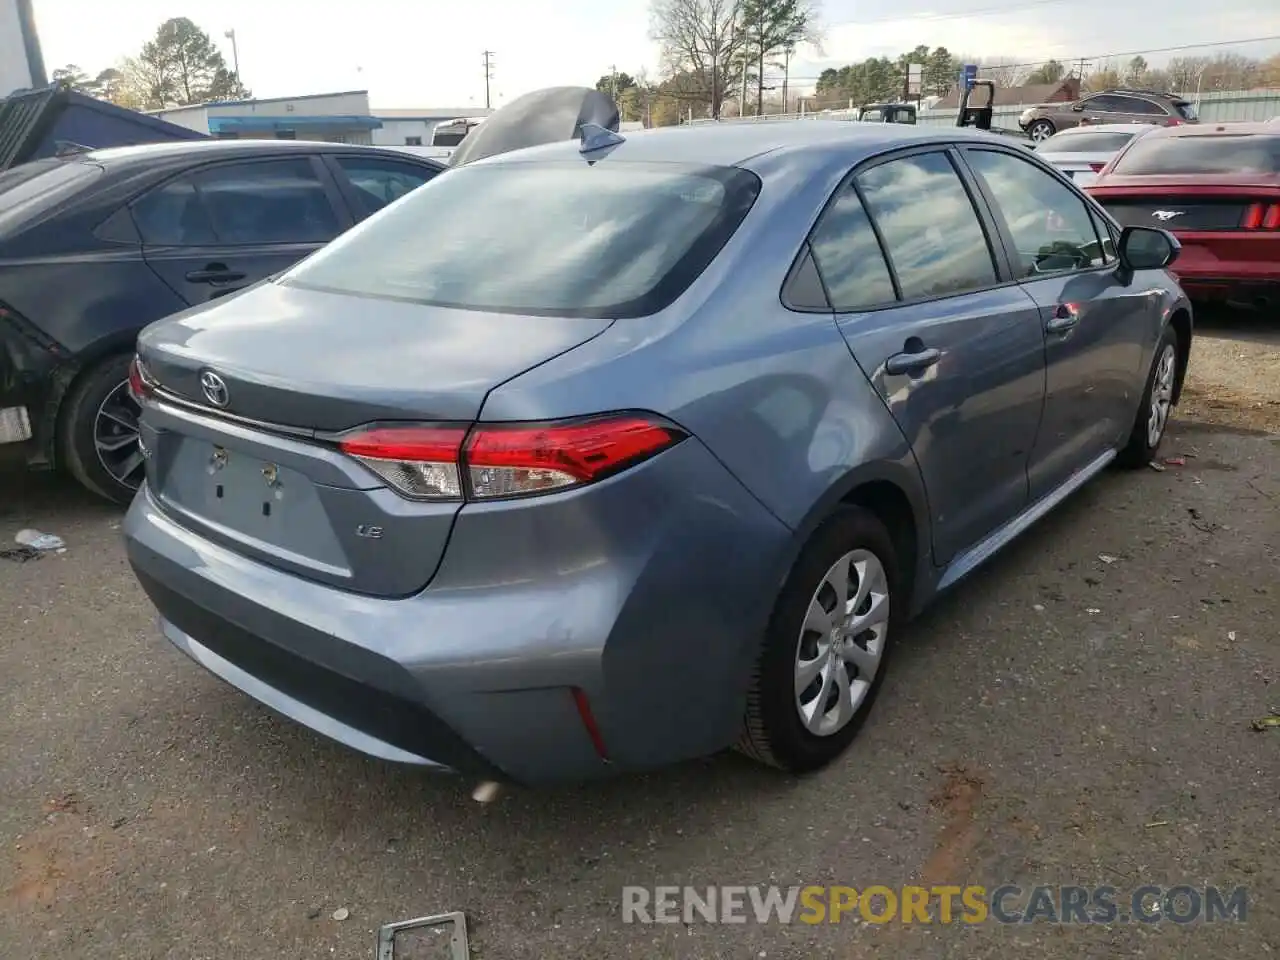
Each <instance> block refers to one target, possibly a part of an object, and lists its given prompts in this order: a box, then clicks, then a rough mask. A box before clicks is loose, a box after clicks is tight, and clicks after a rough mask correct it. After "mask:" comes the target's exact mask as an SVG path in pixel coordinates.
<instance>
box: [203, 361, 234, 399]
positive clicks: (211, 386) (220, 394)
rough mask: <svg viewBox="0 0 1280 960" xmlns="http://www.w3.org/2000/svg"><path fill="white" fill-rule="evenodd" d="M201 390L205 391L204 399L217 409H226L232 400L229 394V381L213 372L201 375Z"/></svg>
mask: <svg viewBox="0 0 1280 960" xmlns="http://www.w3.org/2000/svg"><path fill="white" fill-rule="evenodd" d="M200 389H201V390H203V391H204V398H205V399H206V400H208V401H209V402H210V403H211V404H213V405H214V406H215V407H225V406H226V405H227V402H228V401H229V400H230V399H231V395H230V394H229V393H228V392H227V381H225V380H223V379H222V378H221V377H220V376H218V375H217V374H216V373H214V372H213V371H212V370H206V371H205V372H204V373H202V374H200Z"/></svg>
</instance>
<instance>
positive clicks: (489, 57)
mask: <svg viewBox="0 0 1280 960" xmlns="http://www.w3.org/2000/svg"><path fill="white" fill-rule="evenodd" d="M493 56H494V54H493V51H492V50H486V51H484V108H485V109H486V110H489V109H491V106H490V103H489V81H490V80H492V79H493Z"/></svg>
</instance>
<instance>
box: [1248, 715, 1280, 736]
mask: <svg viewBox="0 0 1280 960" xmlns="http://www.w3.org/2000/svg"><path fill="white" fill-rule="evenodd" d="M1249 726H1251V727H1253V729H1255V730H1257V731H1258V732H1259V733H1261V732H1262V731H1263V730H1271V729H1280V710H1277V711H1273V712H1272V713H1270V714H1268V715H1267V716H1265V717H1259V718H1258V719H1257V720H1254V721H1253V722H1252V723H1251V724H1249Z"/></svg>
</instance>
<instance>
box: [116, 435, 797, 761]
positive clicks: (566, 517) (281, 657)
mask: <svg viewBox="0 0 1280 960" xmlns="http://www.w3.org/2000/svg"><path fill="white" fill-rule="evenodd" d="M637 494H638V496H637ZM657 494H661V496H660V497H658V498H657V499H658V501H660V502H664V503H665V507H664V509H663V512H664V515H662V516H655V515H653V514H651V513H649V512H647V511H645V510H637V509H636V508H635V505H636V504H637V503H654V502H655V495H657ZM124 528H125V529H124V532H125V537H126V544H127V550H128V556H129V561H130V563H131V564H132V566H133V568H134V570H135V572H136V574H137V576H138V579H139V581H140V583H141V584H142V586H143V589H144V590H145V591H146V593H147V595H148V596H149V597H150V598H151V600H152V602H153V603H154V604H155V606H156V608H157V609H158V610H159V613H160V623H161V629H162V631H163V632H164V634H165V635H166V636H167V637H168V639H169V640H170V641H171V642H172V643H174V644H175V645H176V646H177V647H179V648H180V649H182V650H183V651H184V652H185V653H187V654H188V655H189V656H191V657H192V658H193V659H194V660H196V661H197V662H199V663H200V664H202V665H203V666H205V667H206V668H207V669H209V670H211V671H212V672H213V673H215V674H217V675H218V676H220V677H221V678H222V679H224V680H226V681H227V682H229V683H230V684H232V685H233V686H236V687H238V688H239V689H241V690H242V691H244V692H245V693H247V694H249V695H250V696H252V697H254V698H255V699H257V700H259V701H261V702H262V703H264V704H266V705H267V706H269V707H271V708H272V709H274V710H276V711H277V712H279V713H281V714H284V715H286V716H288V717H291V718H292V719H294V720H296V721H298V722H300V723H302V724H304V725H306V726H308V727H310V728H312V729H314V730H316V731H318V732H320V733H322V734H324V735H326V736H328V737H330V738H332V739H335V740H338V741H340V742H342V743H345V744H346V745H348V746H350V747H353V748H355V749H357V750H360V751H363V752H364V753H367V754H370V755H373V756H376V757H381V758H384V759H388V760H393V761H400V762H404V763H410V764H417V765H419V766H426V767H438V768H442V769H448V770H454V771H458V772H462V773H467V774H474V775H477V776H480V777H483V778H486V779H505V780H513V781H517V782H523V783H530V784H535V783H550V782H557V781H560V782H563V781H572V780H582V779H590V778H593V777H598V776H603V775H606V774H608V773H610V772H616V771H623V770H637V769H645V768H650V767H655V766H660V765H664V764H667V763H671V762H675V761H678V760H682V759H687V758H692V757H696V756H701V755H705V754H708V753H713V752H716V751H718V750H720V749H722V748H724V747H727V746H729V745H730V744H731V743H732V742H733V741H734V740H735V739H736V737H737V735H738V732H739V730H740V725H741V722H742V716H743V709H744V698H745V689H746V685H747V682H748V680H749V675H750V668H751V665H752V663H753V660H754V657H755V653H756V651H757V649H758V643H759V639H760V637H761V635H762V631H763V630H764V626H765V623H766V622H767V619H768V615H769V612H770V610H771V607H772V602H773V597H774V595H775V594H776V590H777V587H778V580H779V569H780V568H779V562H780V558H782V557H784V556H785V555H786V552H787V550H788V549H790V543H791V531H790V530H788V529H787V528H786V527H785V526H783V525H782V524H781V523H780V522H778V521H777V520H776V519H775V518H774V517H773V516H772V515H771V514H769V513H768V512H767V511H765V510H764V508H763V507H761V506H760V504H759V503H758V501H756V500H755V499H754V498H753V497H752V496H751V495H750V494H749V493H747V491H746V490H745V489H744V488H742V487H741V485H739V484H738V483H737V481H736V480H735V479H734V478H733V477H732V476H731V475H730V474H728V473H727V471H725V469H724V467H723V466H722V465H721V464H720V463H719V462H718V461H717V460H715V459H714V458H713V457H711V455H710V454H709V453H708V452H707V451H706V450H705V448H703V447H702V446H701V445H700V444H699V443H698V442H697V441H696V440H687V441H685V442H684V443H681V444H680V445H678V446H677V447H675V448H673V449H672V450H669V451H667V452H665V453H664V454H662V455H660V456H659V457H657V458H655V459H654V460H653V461H650V462H649V463H646V464H643V465H641V466H640V467H637V468H634V469H633V470H631V471H628V472H627V473H625V474H623V475H621V476H619V477H615V478H612V479H610V480H606V481H603V482H601V483H598V484H595V485H593V486H591V487H589V488H585V489H583V490H579V491H575V492H572V493H568V494H559V495H554V496H552V497H547V498H545V499H544V502H540V503H536V504H535V503H534V502H533V501H524V502H518V501H517V502H506V503H493V504H486V505H469V506H467V507H464V508H463V509H462V511H461V512H460V513H459V515H458V519H457V521H456V523H455V529H454V531H453V533H452V536H451V538H450V545H449V547H448V549H447V551H446V553H445V557H444V559H443V561H442V563H441V566H440V569H439V571H438V572H437V573H436V576H435V577H434V579H433V580H432V581H431V583H430V585H429V586H428V587H427V588H426V589H425V590H423V591H422V592H420V593H419V594H417V595H415V596H411V597H408V598H403V599H386V598H378V597H371V596H364V595H360V594H354V593H350V592H347V591H343V590H339V589H335V588H333V587H329V586H325V585H323V584H319V583H316V582H313V581H308V580H305V579H302V578H300V577H297V576H295V575H292V574H289V573H285V572H282V571H279V570H276V569H273V568H271V567H269V566H266V565H263V564H261V563H257V562H255V561H251V560H248V559H246V558H244V557H242V556H240V555H238V554H236V553H234V552H232V551H230V550H228V549H226V548H224V547H222V546H220V545H217V544H214V543H211V542H209V541H207V540H204V539H203V538H201V537H199V536H197V535H196V534H194V533H192V532H191V531H189V530H187V529H186V528H184V527H182V526H181V525H180V524H178V523H177V522H176V521H175V520H174V519H173V518H171V517H169V516H168V515H167V514H166V513H165V512H164V510H163V508H162V507H161V506H160V505H159V504H157V502H156V500H155V499H154V498H153V497H152V496H151V494H150V492H149V491H148V490H147V488H146V487H145V486H144V487H143V489H142V490H141V491H140V492H139V494H138V495H137V497H136V498H135V500H134V502H133V505H132V507H131V508H130V510H129V513H128V516H127V517H126V520H125V524H124ZM584 705H585V706H584Z"/></svg>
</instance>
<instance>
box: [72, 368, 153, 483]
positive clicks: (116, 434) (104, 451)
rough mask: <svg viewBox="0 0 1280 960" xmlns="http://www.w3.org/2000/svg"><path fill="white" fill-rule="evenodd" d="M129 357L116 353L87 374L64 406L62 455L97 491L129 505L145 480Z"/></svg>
mask: <svg viewBox="0 0 1280 960" xmlns="http://www.w3.org/2000/svg"><path fill="white" fill-rule="evenodd" d="M129 360H130V358H129V356H127V355H121V356H115V357H110V358H108V359H107V360H104V361H103V362H102V363H100V364H99V365H98V366H96V367H94V368H92V369H91V370H89V371H88V372H87V373H85V374H84V375H83V376H82V377H81V378H80V380H79V381H78V382H77V383H76V385H75V387H74V388H72V391H71V393H70V394H69V395H68V397H67V399H66V402H65V404H64V406H63V409H62V416H61V418H60V422H61V430H60V438H61V443H62V458H63V462H64V463H65V464H66V466H67V469H68V470H70V471H71V475H72V476H73V477H75V478H76V480H78V481H79V482H80V484H81V485H82V486H84V487H86V488H87V489H88V490H89V491H91V492H92V493H96V494H97V495H98V496H100V497H104V498H106V499H107V500H110V501H112V502H113V503H119V504H127V503H128V502H129V501H130V500H132V499H133V495H134V494H135V493H136V492H137V490H138V487H139V486H141V484H142V478H143V474H144V466H145V461H144V460H143V456H142V445H141V443H140V442H139V439H138V414H139V412H140V411H139V409H138V404H137V402H136V401H135V400H134V399H133V396H132V394H130V393H129Z"/></svg>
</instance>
